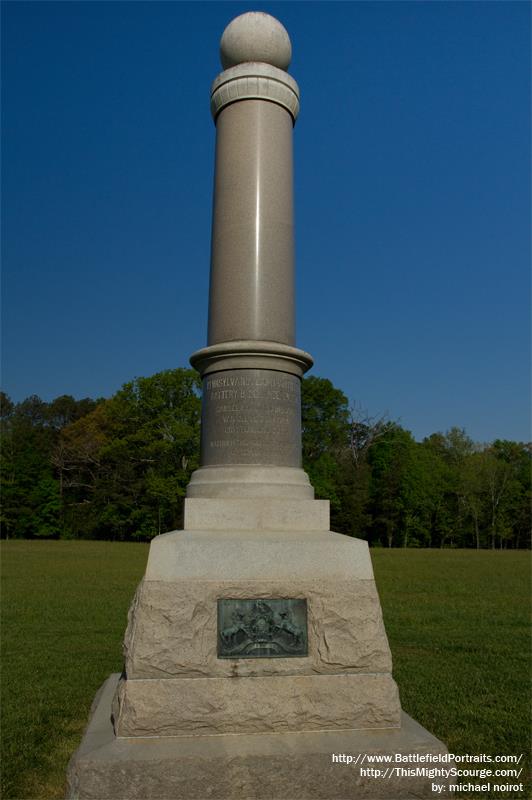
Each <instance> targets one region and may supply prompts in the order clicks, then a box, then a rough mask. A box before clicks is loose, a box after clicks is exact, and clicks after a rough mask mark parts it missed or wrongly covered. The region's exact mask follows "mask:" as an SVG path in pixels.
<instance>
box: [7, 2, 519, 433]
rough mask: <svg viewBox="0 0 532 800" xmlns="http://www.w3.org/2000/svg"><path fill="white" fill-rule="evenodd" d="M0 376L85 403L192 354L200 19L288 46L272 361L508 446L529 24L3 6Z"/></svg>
mask: <svg viewBox="0 0 532 800" xmlns="http://www.w3.org/2000/svg"><path fill="white" fill-rule="evenodd" d="M2 5H3V7H2V16H3V19H2V23H3V24H2V38H3V42H2V45H3V46H2V61H3V63H2V76H3V78H2V154H3V159H2V161H3V175H2V201H3V202H2V231H3V242H2V250H3V252H2V262H3V315H2V316H3V358H2V366H3V370H2V371H3V378H2V385H3V388H4V390H5V391H7V392H8V393H9V394H10V395H11V396H12V397H13V399H15V400H21V399H23V398H24V397H26V396H27V395H29V394H39V395H40V396H41V397H43V398H44V399H46V400H50V399H52V398H53V397H55V396H57V395H60V394H65V393H66V394H73V395H74V396H76V397H83V396H92V397H96V396H110V395H111V394H112V393H113V392H114V391H116V390H117V389H118V388H119V387H120V386H121V384H122V383H124V382H125V381H128V380H131V379H132V378H133V377H135V376H140V375H151V374H153V373H155V372H157V371H159V370H163V369H170V368H174V367H178V366H186V365H187V364H188V356H189V355H190V353H192V352H193V351H194V350H197V349H198V348H199V347H202V346H203V345H204V344H205V342H206V323H207V319H206V318H207V291H208V272H209V247H210V216H211V192H212V173H213V155H214V136H215V128H214V125H213V123H212V121H211V118H210V112H209V90H210V84H211V82H212V80H213V79H214V77H215V76H216V75H217V74H218V72H220V71H221V67H220V65H219V60H218V44H219V39H220V36H221V34H222V32H223V29H224V27H225V25H226V24H227V23H228V22H229V21H230V20H231V19H232V18H233V17H234V16H236V15H237V14H240V13H242V12H244V11H248V10H261V11H267V12H269V13H271V14H273V15H275V16H277V17H278V18H279V19H280V20H281V21H282V22H283V24H284V25H285V27H286V28H287V29H288V31H289V33H290V36H291V39H292V47H293V60H292V65H291V68H290V72H291V74H292V75H293V76H294V77H295V79H296V80H297V81H298V83H299V85H300V88H301V113H300V117H299V119H298V122H297V125H296V128H295V133H294V145H295V169H296V174H295V203H296V254H297V255H296V260H297V267H296V268H297V343H298V345H299V346H300V347H302V348H303V349H305V350H308V351H309V352H310V353H312V355H313V356H314V359H315V368H314V374H316V375H320V376H323V377H328V378H330V379H331V380H332V381H333V383H334V384H335V385H336V386H338V387H339V388H341V389H343V391H344V392H345V393H346V394H347V395H348V397H349V398H350V400H351V401H352V402H353V403H356V404H358V405H359V406H362V407H365V408H367V409H368V410H369V411H370V412H371V413H373V414H380V413H384V412H387V413H388V414H389V416H390V417H392V418H393V419H398V420H399V421H400V422H401V424H402V425H403V426H404V427H406V428H408V429H409V430H411V431H412V432H413V433H414V435H415V436H416V438H421V437H423V436H426V435H428V434H430V433H432V432H434V431H437V430H442V431H443V430H446V429H448V428H450V427H451V426H453V425H458V426H460V427H465V428H466V430H467V432H468V433H469V434H470V435H471V436H472V437H473V438H474V439H476V440H477V441H490V440H492V439H494V438H496V437H503V438H510V439H517V440H525V439H529V438H530V422H529V408H530V327H529V326H530V287H529V269H530V188H529V182H530V6H529V5H528V4H527V3H521V2H517V3H514V2H465V3H464V2H362V3H358V2H339V3H336V2H324V3H321V2H280V3H263V4H259V5H249V4H244V3H232V2H214V3H208V2H193V3H187V2H176V3H173V2H163V3H159V2H134V3H130V2H120V3H114V2H103V3H97V2H87V3H77V2H59V3H48V2H36V3H26V2H8V3H3V4H2Z"/></svg>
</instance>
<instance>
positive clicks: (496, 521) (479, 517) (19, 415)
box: [1, 369, 532, 549]
mask: <svg viewBox="0 0 532 800" xmlns="http://www.w3.org/2000/svg"><path fill="white" fill-rule="evenodd" d="M1 400H2V420H1V425H2V465H1V466H2V470H1V488H2V500H3V508H2V512H1V522H2V536H3V537H4V538H33V537H35V538H67V539H68V538H85V539H111V540H117V541H123V540H149V539H151V538H152V537H153V536H155V535H157V534H158V533H162V532H164V531H168V530H172V529H175V528H177V527H179V526H180V524H181V518H182V510H183V498H184V495H185V490H186V486H187V483H188V481H189V479H190V474H191V472H192V470H193V469H195V468H196V467H197V466H198V454H199V428H200V405H201V403H200V382H199V377H198V375H197V373H196V372H194V371H192V370H185V369H176V370H168V371H166V372H161V373H158V374H156V375H153V376H151V377H149V378H136V379H135V380H134V381H131V382H130V383H127V384H125V385H124V386H123V387H122V389H120V390H119V391H118V392H117V393H116V394H115V395H113V397H111V398H110V399H108V400H101V399H100V400H96V401H95V400H90V399H89V398H85V399H83V400H75V399H74V398H73V397H70V396H69V395H63V396H61V397H58V398H56V399H55V400H53V401H52V402H51V403H45V402H43V401H42V400H41V399H40V398H39V397H37V396H31V397H28V398H27V399H26V400H24V401H22V402H21V403H17V404H14V403H12V402H11V400H10V399H9V398H8V397H7V396H6V395H4V394H2V396H1ZM302 433H303V466H304V468H305V470H306V471H307V472H308V474H309V477H310V480H311V483H312V485H313V486H314V489H315V492H316V496H317V497H319V498H326V499H329V500H330V504H331V527H332V528H333V529H334V530H337V531H340V532H343V533H346V534H349V535H351V536H358V537H361V538H365V539H368V540H369V542H370V543H371V544H372V545H374V546H385V547H476V548H478V549H480V548H487V547H490V548H500V549H505V548H522V547H529V546H530V504H531V485H530V469H531V463H532V450H531V447H530V445H525V444H521V443H518V442H510V441H505V440H496V441H494V442H493V443H492V444H489V445H484V446H480V445H478V444H475V443H474V442H473V441H472V440H471V439H470V438H469V436H468V435H467V433H466V432H465V431H464V430H463V429H461V428H451V430H449V431H447V433H434V434H432V435H431V436H429V437H427V438H426V439H424V440H423V441H422V442H416V441H415V440H414V438H413V437H412V435H411V434H410V432H409V431H407V430H405V429H404V428H402V427H401V426H400V425H399V424H397V423H396V422H393V421H390V420H386V419H384V418H372V417H371V416H369V415H368V414H367V413H366V412H362V411H361V410H360V409H353V408H350V407H349V401H348V399H347V397H346V396H345V394H344V393H343V392H342V391H341V390H340V389H338V388H336V387H335V386H334V385H333V384H332V383H331V381H329V380H327V379H325V378H318V377H310V378H306V379H305V380H304V381H303V384H302Z"/></svg>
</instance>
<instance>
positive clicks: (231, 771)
mask: <svg viewBox="0 0 532 800" xmlns="http://www.w3.org/2000/svg"><path fill="white" fill-rule="evenodd" d="M118 680H119V675H112V676H111V677H110V678H109V679H108V680H107V681H106V683H105V684H104V685H103V687H102V688H101V689H100V692H99V693H98V695H97V696H96V699H95V701H94V704H93V709H92V716H91V720H90V722H89V725H88V727H87V730H86V732H85V735H84V737H83V740H82V743H81V746H80V747H79V749H78V750H77V752H76V753H75V754H74V756H73V757H72V759H71V761H70V764H69V767H68V773H67V785H68V789H67V799H68V800H109V798H111V797H112V798H113V800H168V798H172V800H205V798H207V797H208V798H211V800H287V798H290V800H318V798H319V799H320V800H340V798H341V800H351V798H352V799H353V800H355V799H356V800H362V798H375V799H377V798H379V800H403V799H404V800H414V798H415V800H420V799H422V798H427V799H428V798H432V797H436V796H437V793H436V792H433V791H432V784H433V782H434V783H437V784H439V785H440V786H441V785H445V791H444V794H445V796H446V797H450V796H452V794H451V793H450V792H449V786H448V782H447V781H446V780H445V779H443V778H432V779H431V778H428V777H426V776H424V775H417V776H414V777H412V776H401V774H399V775H398V774H397V772H396V771H395V769H397V768H401V767H402V768H404V767H409V766H410V767H412V766H417V767H419V766H420V765H419V764H417V763H416V764H407V763H405V762H402V763H401V762H400V761H399V760H398V761H394V762H392V763H391V766H389V767H388V773H387V775H386V777H384V771H385V770H386V769H387V767H386V765H383V764H382V763H379V764H376V763H375V762H374V763H373V764H372V763H371V762H369V761H368V759H367V756H368V755H377V754H389V755H392V757H394V756H395V754H404V755H407V754H423V755H426V754H434V755H436V754H444V753H446V752H447V749H446V747H445V745H444V744H443V743H442V742H440V741H439V740H438V739H436V738H435V737H434V736H433V735H432V734H430V733H429V732H428V731H426V730H425V729H424V728H422V727H421V725H419V724H418V723H417V722H415V721H414V720H413V719H412V718H411V717H409V716H408V715H407V714H404V713H403V714H402V718H401V728H399V729H387V730H379V731H375V730H341V731H326V730H322V731H312V732H310V731H309V732H299V733H293V732H290V733H276V734H245V735H243V734H222V735H215V736H190V737H162V738H157V737H151V738H139V737H137V738H134V739H130V738H121V737H116V736H115V735H114V732H113V727H112V724H111V703H112V699H113V696H114V694H115V691H116V687H117V684H118ZM333 754H334V755H335V756H340V757H345V756H353V757H354V758H355V759H356V757H357V756H358V755H359V754H361V755H360V762H359V764H356V765H355V764H354V763H347V762H346V761H345V758H344V759H343V760H342V761H340V760H337V761H336V762H335V761H333ZM364 755H365V756H366V757H365V758H363V757H364ZM363 761H364V764H363ZM423 765H424V766H426V767H427V772H429V768H430V767H435V766H445V765H440V764H438V763H437V762H433V763H424V764H421V766H423ZM392 767H393V768H394V771H393V772H392ZM375 770H381V772H380V774H379V775H377V774H376V773H375ZM405 771H406V770H405ZM409 771H410V772H414V770H409ZM417 771H418V772H421V770H419V769H418V770H417ZM440 796H441V795H440Z"/></svg>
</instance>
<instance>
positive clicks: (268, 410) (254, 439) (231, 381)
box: [201, 369, 301, 467]
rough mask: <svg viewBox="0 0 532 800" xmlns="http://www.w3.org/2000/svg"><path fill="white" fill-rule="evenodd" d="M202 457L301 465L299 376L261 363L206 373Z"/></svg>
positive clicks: (212, 461) (209, 462)
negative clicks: (256, 367) (266, 368)
mask: <svg viewBox="0 0 532 800" xmlns="http://www.w3.org/2000/svg"><path fill="white" fill-rule="evenodd" d="M201 463H202V465H203V466H215V465H230V464H258V465H264V466H266V465H275V466H281V467H284V466H286V467H300V466H301V382H300V379H299V378H297V377H296V376H295V375H289V374H287V373H285V372H277V371H274V370H264V369H233V370H224V371H223V372H215V373H212V374H209V375H206V376H205V378H204V379H203V404H202V426H201Z"/></svg>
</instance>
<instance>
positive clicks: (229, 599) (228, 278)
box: [68, 13, 446, 800]
mask: <svg viewBox="0 0 532 800" xmlns="http://www.w3.org/2000/svg"><path fill="white" fill-rule="evenodd" d="M290 58H291V45H290V40H289V37H288V34H287V33H286V31H285V29H284V28H283V26H282V25H281V24H280V23H279V22H278V21H277V20H275V19H273V18H272V17H270V16H269V15H267V14H262V13H247V14H243V15H242V16H240V17H237V18H236V19H235V20H233V22H232V23H230V24H229V26H228V27H227V28H226V30H225V32H224V34H223V37H222V41H221V59H222V66H223V68H224V71H223V72H222V73H221V74H220V75H219V76H218V77H217V78H216V80H215V81H214V84H213V87H212V93H211V109H212V114H213V118H214V121H215V124H216V167H215V183H214V210H213V227H212V260H211V278H210V301H209V331H208V343H207V346H206V347H205V348H204V349H202V350H199V351H198V352H196V353H194V355H193V356H192V357H191V363H192V364H193V365H194V366H195V367H196V368H197V369H198V370H199V372H200V374H201V376H202V379H203V412H202V440H201V466H200V468H199V469H198V470H197V471H196V472H195V473H194V474H193V475H192V478H191V481H190V484H189V487H188V491H187V497H186V501H185V518H184V519H185V521H184V530H183V531H176V532H172V533H167V534H164V535H162V536H158V537H156V538H155V539H154V540H153V541H152V543H151V547H150V553H149V558H148V564H147V567H146V573H145V576H144V579H143V581H142V582H141V584H140V586H139V588H138V590H137V593H136V596H135V599H134V601H133V604H132V607H131V610H130V613H129V621H128V627H127V631H126V636H125V643H124V655H125V665H124V671H123V673H122V675H121V676H119V675H114V676H111V677H110V678H109V680H108V681H107V682H106V683H105V684H104V686H103V687H102V689H101V690H100V692H99V694H98V695H97V697H96V700H95V702H94V705H93V710H92V717H91V721H90V723H89V726H88V728H87V731H86V733H85V736H84V739H83V742H82V744H81V746H80V748H79V750H78V751H77V753H76V754H75V755H74V757H73V758H72V761H71V763H70V766H69V771H68V787H69V788H68V797H69V798H71V799H74V798H75V799H76V800H82V799H83V798H93V799H96V798H99V799H100V800H103V798H113V800H133V798H139V800H140V799H142V800H148V799H151V798H165V799H166V798H183V800H184V799H185V798H186V799H187V800H189V799H192V798H198V799H201V800H203V799H204V798H207V797H208V798H235V799H237V798H238V800H251V798H257V800H258V798H264V799H266V798H267V799H268V800H276V799H278V800H295V798H331V799H332V798H337V799H339V798H362V797H379V798H393V800H398V798H414V797H415V798H420V797H430V796H431V781H430V780H429V779H428V778H427V777H424V776H423V775H421V776H420V775H414V776H408V775H407V776H403V775H401V776H399V775H397V774H396V773H394V774H390V775H387V776H386V779H385V780H383V779H381V778H380V777H379V776H376V775H375V770H374V769H373V770H372V769H370V768H369V767H367V764H369V763H370V762H369V761H368V760H367V756H368V755H369V756H372V755H374V754H395V753H402V754H405V755H408V754H417V755H418V756H419V755H422V756H427V757H428V758H427V759H425V760H429V758H431V757H434V758H435V759H437V758H438V757H439V756H440V755H442V754H444V753H445V752H446V749H445V746H444V745H443V744H442V743H441V742H439V741H438V740H437V739H435V738H434V737H433V736H432V735H431V734H429V733H428V732H427V731H425V730H424V729H423V728H422V727H421V726H420V725H418V724H417V723H416V722H414V720H412V719H410V718H409V717H408V716H407V715H406V714H404V713H403V712H402V711H401V706H400V701H399V694H398V690H397V686H396V684H395V682H394V680H393V678H392V674H391V672H392V662H391V655H390V650H389V647H388V641H387V638H386V633H385V630H384V626H383V622H382V615H381V609H380V603H379V598H378V594H377V590H376V587H375V581H374V577H373V570H372V566H371V560H370V557H369V551H368V546H367V543H366V542H365V541H361V540H357V539H353V538H349V537H347V536H343V535H340V534H337V533H333V532H331V531H330V530H329V505H328V501H325V500H315V499H314V492H313V489H312V486H311V485H310V482H309V479H308V476H307V475H306V473H305V472H304V471H303V469H302V466H301V401H300V387H301V378H302V376H303V374H304V373H305V371H306V370H307V369H308V368H309V367H310V366H311V365H312V359H311V357H310V356H309V355H308V353H305V352H304V351H303V350H300V349H298V348H297V347H296V346H295V337H294V244H293V238H294V237H293V204H292V129H293V126H294V124H295V122H296V119H297V115H298V110H299V90H298V86H297V84H296V82H295V80H294V79H293V78H292V77H291V76H290V75H288V73H287V72H286V70H287V68H288V65H289V63H290ZM342 754H344V755H345V754H349V756H353V759H352V762H354V759H355V758H356V757H357V756H358V759H357V762H356V764H355V763H351V764H348V763H346V762H345V761H342V759H341V758H340V756H341V755H342ZM335 755H336V756H337V759H336V761H335V758H334V756H335ZM364 762H365V763H366V769H365V768H364V767H363V764H364ZM440 781H441V779H440ZM441 782H442V783H443V781H441Z"/></svg>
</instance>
